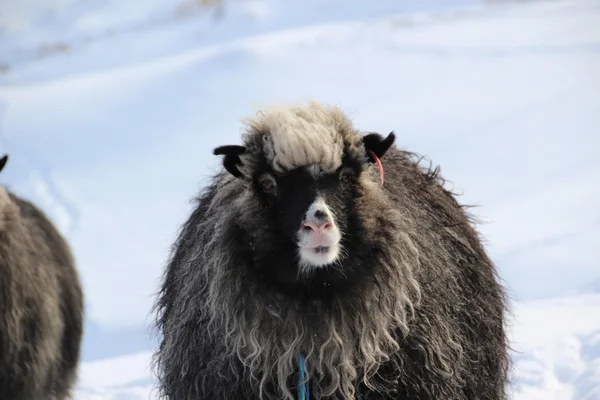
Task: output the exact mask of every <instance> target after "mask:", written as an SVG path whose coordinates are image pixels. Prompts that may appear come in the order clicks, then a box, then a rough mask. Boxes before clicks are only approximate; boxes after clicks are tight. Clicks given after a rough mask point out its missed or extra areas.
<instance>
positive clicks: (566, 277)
mask: <svg viewBox="0 0 600 400" xmlns="http://www.w3.org/2000/svg"><path fill="white" fill-rule="evenodd" d="M194 4H195V3H194V1H188V2H186V1H181V2H179V3H177V2H168V1H166V0H151V1H147V0H144V1H141V0H137V1H128V2H121V1H117V0H102V1H101V0H86V1H84V0H60V1H55V2H49V1H46V2H43V1H42V0H8V1H6V2H3V3H2V5H1V6H0V152H1V153H9V154H10V156H11V160H10V162H9V164H8V165H7V167H6V168H5V170H4V171H3V172H2V176H1V179H2V184H7V185H9V186H10V187H11V188H12V189H13V190H14V191H16V192H18V193H19V194H22V195H23V196H26V197H28V198H30V199H32V200H34V201H35V202H36V203H38V204H39V205H40V206H42V207H43V208H44V209H45V210H46V211H47V212H48V214H49V215H50V216H51V217H52V218H53V220H54V221H56V223H57V225H58V226H59V228H60V229H61V230H62V231H63V232H64V233H65V235H66V236H67V237H68V238H69V240H70V242H71V244H72V245H73V247H74V251H75V254H76V256H77V260H78V263H79V268H80V271H81V275H82V279H83V283H84V286H85V291H86V295H87V324H86V337H85V340H84V354H83V359H84V363H83V365H82V369H81V374H80V375H81V380H80V382H79V386H78V391H77V399H112V400H116V399H119V400H124V399H148V398H149V397H151V396H152V393H151V390H152V378H151V375H150V372H149V369H148V361H149V357H150V354H151V351H152V347H153V345H154V342H153V340H152V339H151V336H150V332H149V331H148V328H147V327H148V324H149V322H150V321H151V318H150V316H149V314H148V313H149V310H150V307H151V305H152V300H153V294H154V292H155V291H156V289H157V286H158V278H159V276H160V273H161V271H162V268H163V265H164V261H165V258H166V257H167V255H168V251H169V246H170V245H171V243H172V241H173V239H174V234H175V232H176V230H177V229H178V227H179V225H180V224H181V223H182V222H183V221H184V219H185V218H186V216H187V214H188V212H189V210H190V204H189V200H190V198H191V197H192V196H193V195H195V194H196V193H197V191H198V190H199V188H200V187H201V185H202V184H203V183H205V182H206V178H207V177H208V176H209V175H210V174H211V173H212V172H213V171H215V170H216V169H217V168H219V164H218V162H219V160H218V159H217V158H216V157H214V156H212V155H211V150H212V148H213V147H215V146H217V145H221V144H233V143H237V142H238V141H239V133H240V123H239V120H240V119H241V118H243V117H245V116H247V115H249V114H253V113H255V112H256V111H257V110H258V109H259V108H260V106H261V105H262V104H265V103H267V104H268V103H272V102H297V101H303V100H306V99H309V98H313V99H317V100H320V101H323V102H330V103H336V104H338V105H340V106H341V107H342V108H344V109H345V110H346V111H348V112H349V113H350V115H351V116H352V118H353V119H354V121H355V124H356V126H358V127H359V128H361V129H364V130H375V131H380V132H383V133H386V132H389V131H391V130H394V131H395V132H396V133H397V134H398V144H399V145H400V146H401V147H404V148H407V149H410V150H412V151H416V152H419V153H422V154H426V155H427V156H428V157H429V158H431V159H432V161H433V162H434V163H436V164H440V165H441V166H442V171H443V174H444V176H445V177H447V178H448V179H449V180H450V182H451V183H450V185H453V186H454V188H455V190H456V191H459V192H462V193H464V194H463V196H462V197H461V199H460V200H461V201H462V202H463V203H466V204H476V205H478V207H477V208H475V209H473V212H474V213H475V214H476V215H477V216H478V217H479V218H480V219H481V220H482V224H481V225H480V226H479V229H480V231H481V232H482V234H483V236H484V237H485V239H486V245H487V248H488V250H489V252H490V254H491V256H492V258H493V259H494V261H495V262H496V264H497V265H498V268H499V271H500V274H501V276H502V277H503V279H504V281H505V284H506V286H507V287H508V289H509V291H510V295H511V297H512V299H514V303H513V314H514V316H513V317H512V318H511V339H512V347H513V349H514V360H515V369H514V371H513V378H514V390H513V392H514V393H513V398H514V399H519V400H521V399H523V400H525V399H528V400H529V399H540V400H541V399H557V400H558V399H573V400H574V399H577V400H579V399H600V261H599V257H598V256H600V251H599V250H598V245H599V244H600V207H598V204H600V158H599V157H598V150H600V111H599V110H600V72H599V71H600V3H599V2H598V1H595V0H553V1H523V2H487V3H483V2H480V1H467V0H463V1H443V0H437V1H434V0H428V1H419V2H412V1H399V0H394V1H392V0H382V1H378V2H363V1H359V0H346V1H342V0H332V1H318V0H310V1H306V2H300V1H298V2H290V1H284V0H237V1H234V0H232V1H229V2H225V3H224V4H225V6H224V7H223V9H222V10H221V11H219V10H218V9H211V10H209V11H207V10H205V9H202V8H196V6H195V5H194ZM215 15H216V16H217V17H219V18H217V19H215Z"/></svg>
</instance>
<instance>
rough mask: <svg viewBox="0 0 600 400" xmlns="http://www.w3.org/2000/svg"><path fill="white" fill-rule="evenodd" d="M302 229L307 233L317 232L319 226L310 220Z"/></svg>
mask: <svg viewBox="0 0 600 400" xmlns="http://www.w3.org/2000/svg"><path fill="white" fill-rule="evenodd" d="M302 230H303V231H304V232H307V233H309V232H313V231H315V232H316V231H317V226H316V225H315V224H312V223H310V222H305V223H304V226H303V227H302Z"/></svg>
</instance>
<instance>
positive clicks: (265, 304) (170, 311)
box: [154, 103, 509, 400]
mask: <svg viewBox="0 0 600 400" xmlns="http://www.w3.org/2000/svg"><path fill="white" fill-rule="evenodd" d="M394 140H395V136H394V134H393V133H391V134H389V135H388V136H387V137H386V138H384V137H382V136H380V135H379V134H376V133H370V134H367V135H365V136H362V135H360V134H359V133H358V131H357V130H356V129H355V128H354V127H353V126H352V124H351V122H350V121H349V120H348V119H347V117H346V116H345V115H344V114H343V113H342V112H341V111H340V110H339V109H338V108H336V107H325V106H322V105H319V104H317V103H310V104H309V105H300V106H296V107H287V108H286V107H281V108H274V109H272V110H269V111H266V112H265V113H262V115H259V116H257V117H256V118H253V119H249V120H248V121H247V131H246V133H245V134H244V135H243V146H237V145H231V146H222V147H219V148H217V149H215V151H214V153H215V154H219V155H224V159H223V165H224V169H225V170H224V171H222V172H220V173H219V174H218V175H216V177H215V178H214V180H213V182H212V184H210V185H209V186H208V187H207V188H206V189H205V190H204V191H203V193H202V194H201V195H200V196H199V198H198V199H197V207H196V208H195V210H194V211H193V213H192V215H191V216H190V217H189V219H188V220H187V222H186V223H185V224H184V226H183V227H182V231H181V233H180V235H179V237H178V239H177V241H176V243H175V246H174V248H173V254H172V256H171V259H170V261H169V263H168V265H167V268H166V271H165V275H164V278H163V282H162V285H161V289H160V292H159V294H158V299H157V302H156V305H155V310H156V311H157V322H156V327H157V330H158V332H159V333H160V334H161V335H162V339H161V340H162V342H161V344H160V347H159V349H158V350H157V351H156V354H155V358H154V367H155V370H156V374H157V377H158V391H159V393H160V395H161V396H162V397H163V398H168V399H172V400H188V399H189V400H191V399H194V400H197V399H207V400H208V399H211V400H217V399H278V398H287V399H293V398H294V397H295V396H296V395H297V392H298V391H299V390H305V389H306V388H308V391H309V394H310V397H311V398H313V399H321V398H328V399H444V400H446V399H453V400H459V399H494V400H497V399H504V398H506V384H507V369H508V365H509V358H508V355H507V354H508V351H507V340H506V335H505V328H504V318H505V312H506V303H507V302H506V299H505V294H504V290H503V288H502V287H501V285H500V284H499V282H498V278H497V276H496V271H495V268H494V266H493V264H492V262H491V261H490V259H489V258H488V256H487V255H486V252H485V250H484V248H483V247H482V245H481V243H480V240H479V238H478V234H477V233H476V231H475V229H474V228H473V227H472V226H471V224H470V219H469V216H468V215H467V214H466V213H465V211H464V209H463V208H462V207H461V206H460V205H459V204H458V203H457V201H456V200H455V198H454V197H453V195H452V194H451V193H450V192H448V191H447V190H446V189H444V187H443V181H442V179H441V178H440V177H439V176H438V170H437V169H436V170H434V171H431V170H425V169H422V168H421V167H420V166H419V161H418V158H417V157H415V155H414V154H412V153H408V152H405V151H401V150H399V149H398V148H397V147H396V146H395V145H393V143H394ZM380 159H381V161H380ZM380 163H381V164H380ZM383 173H385V175H383ZM383 178H384V179H383ZM382 182H383V185H382ZM301 356H302V358H301ZM302 359H303V360H304V363H303V364H301V361H300V360H302ZM301 368H302V369H303V371H302V372H304V373H305V374H306V375H305V377H306V380H307V386H304V385H301V383H304V382H305V381H302V382H300V383H299V382H298V376H300V375H299V370H300V369H301Z"/></svg>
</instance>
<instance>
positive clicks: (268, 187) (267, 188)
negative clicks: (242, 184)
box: [259, 175, 277, 193]
mask: <svg viewBox="0 0 600 400" xmlns="http://www.w3.org/2000/svg"><path fill="white" fill-rule="evenodd" d="M259 185H260V188H261V189H262V190H263V192H265V193H273V192H274V191H275V189H276V188H277V183H276V182H275V179H273V178H272V177H271V176H268V175H266V176H264V177H262V178H261V180H260V181H259Z"/></svg>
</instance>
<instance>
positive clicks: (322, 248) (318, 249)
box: [308, 246, 331, 254]
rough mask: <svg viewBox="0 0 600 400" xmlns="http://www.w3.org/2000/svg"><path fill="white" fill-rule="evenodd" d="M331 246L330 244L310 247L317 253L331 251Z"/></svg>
mask: <svg viewBox="0 0 600 400" xmlns="http://www.w3.org/2000/svg"><path fill="white" fill-rule="evenodd" d="M330 248H331V247H329V246H317V247H312V248H310V247H309V248H308V249H309V250H311V251H312V252H313V253H315V254H326V253H328V252H329V249H330Z"/></svg>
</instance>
